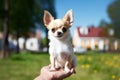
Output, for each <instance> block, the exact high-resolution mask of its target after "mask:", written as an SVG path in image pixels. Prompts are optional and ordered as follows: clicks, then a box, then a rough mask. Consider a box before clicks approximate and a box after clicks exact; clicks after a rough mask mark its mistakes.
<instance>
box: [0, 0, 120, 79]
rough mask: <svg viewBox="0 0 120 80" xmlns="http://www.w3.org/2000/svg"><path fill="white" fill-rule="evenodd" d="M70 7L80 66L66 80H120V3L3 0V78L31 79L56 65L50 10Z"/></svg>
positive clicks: (63, 10)
mask: <svg viewBox="0 0 120 80" xmlns="http://www.w3.org/2000/svg"><path fill="white" fill-rule="evenodd" d="M70 9H72V10H73V14H74V24H73V26H72V27H71V29H70V34H71V43H72V44H73V48H74V52H75V55H76V57H77V61H78V65H77V67H76V71H77V74H75V75H72V76H71V77H69V78H67V79H66V80H120V74H119V71H120V28H119V27H120V0H76V1H75V0H0V79H2V80H8V79H9V80H31V79H34V78H35V77H36V76H37V75H38V74H39V71H40V69H41V68H42V67H43V66H45V65H48V64H50V62H49V54H48V48H49V46H48V43H49V40H48V38H47V37H48V34H47V32H48V31H47V29H46V28H45V26H44V24H43V15H44V10H48V11H49V12H50V13H51V14H52V15H53V16H54V17H55V18H62V17H63V16H64V15H65V13H66V12H67V11H68V10H70Z"/></svg>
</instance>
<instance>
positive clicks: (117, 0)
mask: <svg viewBox="0 0 120 80" xmlns="http://www.w3.org/2000/svg"><path fill="white" fill-rule="evenodd" d="M108 15H109V17H110V19H111V24H112V26H113V28H114V30H115V36H116V37H118V38H120V29H119V27H120V0H114V2H112V3H111V4H110V5H109V6H108Z"/></svg>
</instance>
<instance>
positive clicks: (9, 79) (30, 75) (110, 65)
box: [0, 52, 120, 80]
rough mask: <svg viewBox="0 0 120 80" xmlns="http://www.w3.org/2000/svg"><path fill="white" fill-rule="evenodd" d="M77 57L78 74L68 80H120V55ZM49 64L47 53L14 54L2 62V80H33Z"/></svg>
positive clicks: (0, 73)
mask: <svg viewBox="0 0 120 80" xmlns="http://www.w3.org/2000/svg"><path fill="white" fill-rule="evenodd" d="M76 56H77V60H78V64H77V67H76V71H77V73H76V74H75V75H72V76H71V77H69V78H67V79H66V80H120V54H117V53H116V54H114V53H97V52H96V53H92V52H89V53H87V54H80V55H76ZM49 63H50V62H49V55H48V54H47V53H41V54H30V53H28V52H26V53H22V54H16V55H15V54H14V55H12V56H11V57H10V58H8V59H2V60H0V80H33V79H34V78H35V77H36V76H37V75H38V74H39V71H40V69H41V67H43V66H45V65H48V64H49Z"/></svg>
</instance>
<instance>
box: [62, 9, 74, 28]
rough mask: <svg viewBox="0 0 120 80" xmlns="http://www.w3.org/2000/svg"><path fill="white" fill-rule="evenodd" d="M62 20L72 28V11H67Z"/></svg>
mask: <svg viewBox="0 0 120 80" xmlns="http://www.w3.org/2000/svg"><path fill="white" fill-rule="evenodd" d="M63 20H65V21H67V23H68V25H69V26H72V24H73V13H72V9H71V10H69V11H68V12H67V13H66V14H65V16H64V17H63Z"/></svg>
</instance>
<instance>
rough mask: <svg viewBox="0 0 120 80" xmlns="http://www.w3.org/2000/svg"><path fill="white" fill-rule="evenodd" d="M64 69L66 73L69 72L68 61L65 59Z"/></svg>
mask: <svg viewBox="0 0 120 80" xmlns="http://www.w3.org/2000/svg"><path fill="white" fill-rule="evenodd" d="M64 70H65V72H66V73H69V72H70V69H69V61H66V63H65V68H64Z"/></svg>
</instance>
